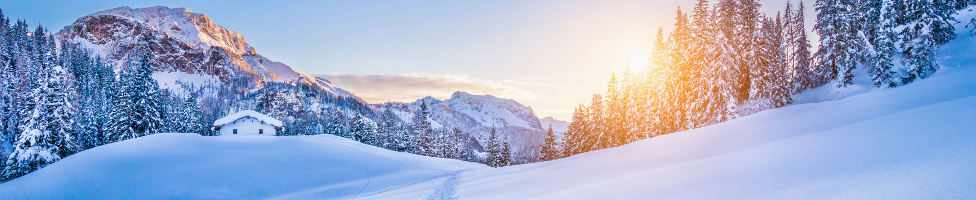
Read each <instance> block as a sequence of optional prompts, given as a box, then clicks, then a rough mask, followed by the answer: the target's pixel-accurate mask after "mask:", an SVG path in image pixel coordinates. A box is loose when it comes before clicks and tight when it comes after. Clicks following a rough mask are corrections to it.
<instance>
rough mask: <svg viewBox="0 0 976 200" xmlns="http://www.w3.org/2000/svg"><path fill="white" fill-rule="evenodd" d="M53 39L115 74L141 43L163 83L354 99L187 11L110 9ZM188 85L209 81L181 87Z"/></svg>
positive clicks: (82, 18) (66, 29)
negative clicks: (286, 89) (286, 87)
mask: <svg viewBox="0 0 976 200" xmlns="http://www.w3.org/2000/svg"><path fill="white" fill-rule="evenodd" d="M56 37H57V38H58V40H59V41H61V42H62V43H74V44H79V45H81V47H83V48H87V49H91V50H93V51H94V53H95V54H97V55H99V56H101V57H103V58H105V60H106V61H107V62H108V64H110V65H112V66H115V67H116V68H122V67H125V66H126V65H127V64H128V62H129V61H130V60H133V59H131V56H132V55H131V54H132V52H133V50H134V49H135V48H137V47H138V46H139V45H140V43H141V42H143V41H142V40H143V39H144V38H146V39H148V40H149V41H146V42H148V43H149V44H148V45H149V49H150V51H153V54H154V55H155V56H154V57H153V60H152V62H154V63H155V64H156V65H157V66H158V69H155V70H156V71H159V73H167V74H164V75H161V76H163V77H168V78H167V79H168V80H169V79H172V80H186V79H199V78H200V77H203V78H205V79H210V80H219V82H221V83H222V84H224V85H232V84H235V85H239V84H241V83H242V82H243V83H246V85H244V87H246V88H248V89H254V88H260V87H263V86H265V85H267V84H269V83H272V82H279V83H285V84H291V85H309V86H312V87H313V88H319V89H321V90H322V91H325V92H328V93H333V94H335V95H336V96H343V97H352V98H355V96H353V95H352V94H351V93H349V92H347V91H344V90H342V89H339V88H337V87H335V86H333V85H332V84H331V83H330V82H328V81H327V80H323V79H320V78H315V77H312V76H309V75H307V74H305V73H302V72H300V71H298V70H296V69H294V68H292V67H291V66H288V65H287V64H284V63H281V62H276V61H273V60H271V59H268V58H266V57H264V56H262V55H260V54H258V53H257V51H256V50H255V49H254V48H253V47H252V46H251V45H250V44H248V43H247V41H246V40H245V39H244V37H243V36H242V35H240V34H238V33H236V32H234V31H231V30H230V29H227V28H225V27H223V26H220V25H218V24H216V23H214V22H213V21H212V20H211V19H210V17H208V16H206V15H204V14H201V13H194V12H192V11H190V10H189V9H186V8H168V7H163V6H155V7H148V8H130V7H118V8H113V9H109V10H105V11H100V12H96V13H92V14H90V15H87V16H83V17H81V18H78V20H76V21H75V22H74V23H72V24H71V25H68V26H66V27H65V28H64V29H62V30H61V31H58V33H57V34H56ZM159 81H160V82H161V85H164V86H167V87H170V88H168V89H174V88H177V89H178V88H180V86H179V84H176V83H162V82H163V80H159ZM189 82H206V83H211V82H212V81H192V80H191V81H184V83H189ZM232 82H233V83H232Z"/></svg>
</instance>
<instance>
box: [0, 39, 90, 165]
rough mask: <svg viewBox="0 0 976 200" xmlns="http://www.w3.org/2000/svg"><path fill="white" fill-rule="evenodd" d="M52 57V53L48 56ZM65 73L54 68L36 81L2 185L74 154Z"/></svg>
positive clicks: (68, 80)
mask: <svg viewBox="0 0 976 200" xmlns="http://www.w3.org/2000/svg"><path fill="white" fill-rule="evenodd" d="M48 53H53V52H48ZM72 81H73V80H72V79H71V77H70V75H69V74H68V72H67V71H66V70H65V69H64V68H62V67H60V66H55V67H52V68H51V69H50V70H47V71H45V72H44V73H43V74H42V75H41V78H40V79H38V80H37V82H38V85H39V86H40V87H37V88H34V90H32V91H33V92H32V93H34V95H32V96H34V97H35V99H34V100H33V101H34V102H35V106H34V107H33V109H32V110H31V114H30V115H29V117H27V118H25V119H24V121H23V122H22V123H21V126H22V128H21V129H22V130H24V132H23V133H21V134H20V136H19V138H18V139H17V142H16V144H15V150H14V151H13V153H12V154H10V156H9V157H8V158H7V160H6V161H5V168H4V169H3V172H2V176H0V179H2V181H7V180H11V179H13V178H16V177H20V176H22V175H24V174H27V173H30V172H32V171H35V170H37V169H40V168H42V167H44V166H46V165H48V164H51V163H54V162H56V161H58V160H60V159H61V158H64V157H67V156H69V155H71V154H72V153H74V152H75V151H76V149H75V148H76V147H75V146H74V141H73V139H72V135H73V133H72V131H73V129H72V126H74V121H73V120H72V119H73V117H72V116H73V115H74V114H75V107H74V105H72V102H71V100H72V99H73V98H75V97H74V95H75V93H74V87H73V84H74V83H72Z"/></svg>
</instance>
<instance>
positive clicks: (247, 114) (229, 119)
mask: <svg viewBox="0 0 976 200" xmlns="http://www.w3.org/2000/svg"><path fill="white" fill-rule="evenodd" d="M244 117H253V118H255V119H258V120H261V121H262V122H264V123H268V124H271V125H273V126H278V127H281V126H282V123H281V121H278V120H277V119H274V118H271V117H269V116H267V115H264V114H261V113H258V112H255V111H253V110H242V111H240V112H237V113H234V114H230V115H227V116H226V117H224V118H220V119H217V121H214V124H213V125H214V126H222V125H224V124H229V123H231V122H234V121H237V120H238V119H240V118H244Z"/></svg>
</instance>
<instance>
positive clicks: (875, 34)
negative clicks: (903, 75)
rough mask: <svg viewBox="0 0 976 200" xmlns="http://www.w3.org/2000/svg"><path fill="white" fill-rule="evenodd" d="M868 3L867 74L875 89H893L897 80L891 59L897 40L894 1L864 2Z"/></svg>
mask: <svg viewBox="0 0 976 200" xmlns="http://www.w3.org/2000/svg"><path fill="white" fill-rule="evenodd" d="M866 1H868V2H870V6H868V7H870V8H872V9H870V10H868V13H867V15H868V16H869V17H868V19H869V20H868V23H865V26H866V27H867V28H869V29H872V31H871V33H872V35H871V38H870V41H871V47H872V48H871V49H872V51H869V52H868V53H869V55H867V57H868V60H867V63H866V64H867V65H868V67H869V69H868V73H870V74H871V80H872V81H874V86H876V87H894V86H896V85H897V83H898V80H895V71H894V61H893V57H894V56H895V54H896V53H897V51H898V50H897V49H896V48H895V41H897V40H898V33H897V32H895V28H896V27H897V26H898V24H897V23H896V22H895V19H896V18H897V14H898V13H897V11H896V10H895V8H894V1H890V0H866Z"/></svg>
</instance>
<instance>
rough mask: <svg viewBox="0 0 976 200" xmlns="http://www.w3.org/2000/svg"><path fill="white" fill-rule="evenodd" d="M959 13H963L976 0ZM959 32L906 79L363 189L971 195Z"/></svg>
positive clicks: (584, 194)
mask: <svg viewBox="0 0 976 200" xmlns="http://www.w3.org/2000/svg"><path fill="white" fill-rule="evenodd" d="M959 16H960V17H959V18H958V19H961V20H960V21H963V22H968V21H970V19H973V17H974V16H976V12H974V11H973V10H972V9H968V10H967V11H965V12H961V13H960V15H959ZM959 32H960V33H959V38H957V39H956V40H953V41H952V42H950V43H949V44H947V45H946V46H944V47H943V48H942V49H940V50H939V63H940V64H942V65H943V66H944V68H943V69H941V70H940V71H939V72H938V73H937V74H936V75H934V76H933V77H930V78H928V79H923V80H920V81H917V82H915V83H912V84H909V85H905V86H901V87H898V88H893V89H868V90H862V89H857V88H863V87H870V86H866V85H865V86H857V88H854V89H850V88H839V89H838V88H833V89H832V88H826V87H829V86H825V88H818V89H815V90H811V91H808V93H804V94H800V95H799V96H800V97H802V98H803V100H804V102H802V103H798V104H794V105H790V106H786V107H783V108H778V109H772V110H766V111H761V112H758V113H755V114H753V115H749V116H744V117H741V118H737V119H734V120H730V121H727V122H724V123H719V124H715V125H711V126H706V127H702V128H698V129H693V130H688V131H684V132H679V133H674V134H669V135H664V136H658V137H655V138H651V139H647V140H642V141H638V142H635V143H631V144H628V145H624V146H620V147H617V148H611V149H604V150H598V151H594V152H589V153H583V154H579V155H576V156H572V157H569V158H563V159H558V160H554V161H548V162H540V163H531V164H525V165H518V166H511V167H503V168H495V169H486V170H477V171H469V172H464V173H459V174H458V175H456V176H452V177H451V178H442V179H438V180H432V181H429V182H428V183H418V184H414V185H411V186H408V187H403V188H400V189H397V190H391V191H387V192H384V193H380V194H373V195H368V196H364V199H418V198H423V197H425V196H438V195H439V194H440V193H438V192H439V191H453V192H454V193H453V194H454V195H455V196H457V197H460V199H970V198H972V197H974V196H976V170H973V169H976V156H973V155H976V134H973V133H974V130H976V123H973V122H974V121H976V79H974V78H973V77H976V65H974V61H976V56H973V55H976V54H973V51H974V50H976V49H974V48H973V47H974V46H976V39H974V37H973V36H974V35H973V34H972V33H970V32H969V29H962V28H960V29H959ZM865 84H870V83H865ZM816 96H820V97H821V98H812V97H816ZM436 183H452V184H436ZM446 185H450V186H451V187H450V188H445V186H446Z"/></svg>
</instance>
